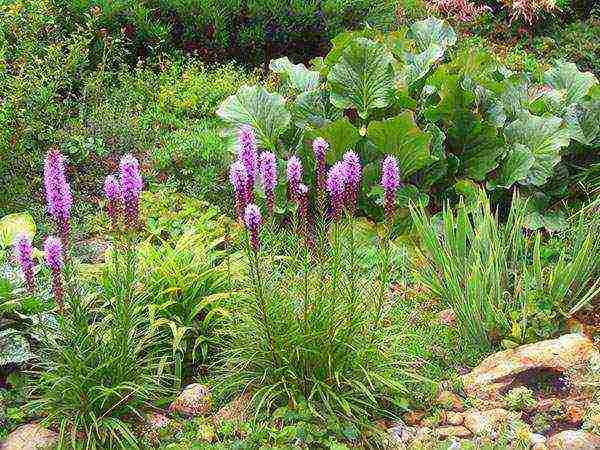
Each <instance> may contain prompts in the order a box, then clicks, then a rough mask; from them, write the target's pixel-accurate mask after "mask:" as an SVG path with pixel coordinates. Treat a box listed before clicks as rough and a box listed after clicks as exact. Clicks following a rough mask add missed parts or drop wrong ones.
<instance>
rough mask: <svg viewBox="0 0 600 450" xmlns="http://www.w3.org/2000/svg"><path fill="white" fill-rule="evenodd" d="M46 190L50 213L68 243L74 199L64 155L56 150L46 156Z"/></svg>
mask: <svg viewBox="0 0 600 450" xmlns="http://www.w3.org/2000/svg"><path fill="white" fill-rule="evenodd" d="M44 190H45V191H46V202H47V203H48V211H49V212H50V215H52V218H53V219H54V221H55V223H56V226H57V227H58V230H59V232H60V235H61V237H62V238H63V240H64V241H65V242H67V239H68V236H69V227H70V226H69V219H70V217H71V206H72V205H73V197H72V196H71V189H70V187H69V183H68V182H67V177H66V175H65V162H64V158H63V155H61V153H60V152H59V151H58V150H56V149H51V150H50V151H48V154H47V155H46V161H45V163H44Z"/></svg>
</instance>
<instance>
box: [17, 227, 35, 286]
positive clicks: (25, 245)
mask: <svg viewBox="0 0 600 450" xmlns="http://www.w3.org/2000/svg"><path fill="white" fill-rule="evenodd" d="M32 254H33V248H32V247H31V241H30V240H29V238H28V237H27V236H26V235H25V234H21V235H19V237H18V238H17V242H16V244H15V256H16V258H17V261H18V262H19V266H20V267H21V271H22V272H23V276H24V278H25V284H26V285H27V290H28V291H29V293H30V294H33V293H34V292H35V280H34V278H33V267H34V263H33V256H32Z"/></svg>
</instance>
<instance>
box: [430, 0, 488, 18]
mask: <svg viewBox="0 0 600 450" xmlns="http://www.w3.org/2000/svg"><path fill="white" fill-rule="evenodd" d="M433 6H434V7H435V8H436V9H437V10H438V11H440V12H441V13H442V14H445V15H446V16H449V17H455V18H457V19H458V20H460V21H462V22H470V21H472V20H474V19H477V18H478V17H479V16H481V15H482V14H484V13H485V12H487V11H491V10H492V8H490V7H489V6H487V5H476V4H475V3H473V2H471V1H469V0H435V1H434V3H433Z"/></svg>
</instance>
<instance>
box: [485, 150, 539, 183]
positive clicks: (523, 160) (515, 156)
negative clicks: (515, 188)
mask: <svg viewBox="0 0 600 450" xmlns="http://www.w3.org/2000/svg"><path fill="white" fill-rule="evenodd" d="M534 162H535V158H534V157H533V154H532V153H531V150H529V149H528V148H527V147H525V146H524V145H523V144H515V146H514V147H513V148H512V149H511V150H510V151H509V152H508V156H507V157H506V158H505V159H504V161H502V164H501V165H500V168H499V169H498V173H497V176H496V179H495V180H494V181H492V182H490V183H489V186H490V188H496V187H498V188H505V189H508V188H510V187H511V186H512V185H513V184H515V183H516V182H518V181H521V180H524V179H525V178H526V177H527V175H528V174H529V171H530V170H531V167H532V166H533V163H534Z"/></svg>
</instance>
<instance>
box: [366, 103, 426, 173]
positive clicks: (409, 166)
mask: <svg viewBox="0 0 600 450" xmlns="http://www.w3.org/2000/svg"><path fill="white" fill-rule="evenodd" d="M367 138H368V139H369V141H371V143H372V144H373V145H374V146H375V148H376V149H377V150H378V151H379V152H381V153H382V154H389V155H394V156H395V157H396V159H397V160H398V166H399V169H400V173H401V176H402V177H403V178H407V177H409V176H410V175H412V174H413V173H415V172H416V171H417V170H419V169H421V168H423V167H425V166H426V165H427V164H428V163H429V162H431V161H432V158H431V154H430V151H429V149H430V142H431V139H432V137H431V134H429V133H425V132H423V131H421V130H420V129H419V127H418V126H417V124H416V123H415V119H414V117H413V114H412V112H410V111H406V112H404V113H402V114H401V115H399V116H396V117H393V118H391V119H386V120H382V121H375V122H371V123H370V124H369V128H368V131H367Z"/></svg>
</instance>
